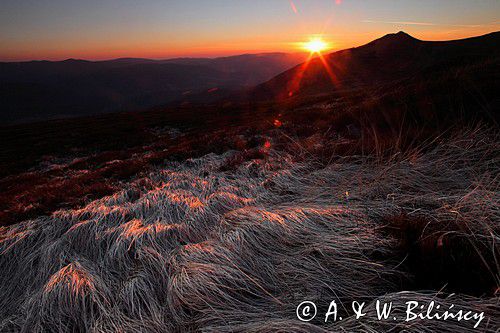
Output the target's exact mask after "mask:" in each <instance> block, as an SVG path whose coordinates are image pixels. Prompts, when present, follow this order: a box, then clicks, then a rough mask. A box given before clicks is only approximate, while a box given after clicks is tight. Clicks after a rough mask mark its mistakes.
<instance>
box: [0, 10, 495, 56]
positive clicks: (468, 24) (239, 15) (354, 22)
mask: <svg viewBox="0 0 500 333" xmlns="http://www.w3.org/2000/svg"><path fill="white" fill-rule="evenodd" d="M6 1H7V3H6V10H4V11H3V14H0V19H1V20H0V21H1V22H2V23H0V28H2V29H0V30H1V32H0V41H1V43H0V61H24V60H34V59H36V60H40V59H44V60H62V59H67V58H78V59H89V60H102V59H113V58H120V57H140V58H154V59H162V58H163V59H164V58H173V57H185V56H186V57H216V56H229V55H236V54H242V53H260V52H303V50H302V49H301V48H300V47H299V46H298V45H299V44H300V43H301V42H305V41H307V40H308V39H309V38H310V37H311V36H313V35H321V36H322V38H323V39H324V40H326V41H327V42H328V43H329V44H330V45H331V48H332V49H331V51H335V50H340V49H345V48H350V47H354V46H359V45H362V44H365V43H367V42H370V41H371V40H373V39H376V38H379V37H381V36H383V35H385V34H387V33H392V32H397V31H400V30H403V31H405V32H407V33H409V34H411V35H412V36H414V37H416V38H419V39H423V40H452V39H460V38H467V37H472V36H478V35H483V34H486V33H490V32H493V31H498V30H500V21H499V20H498V19H497V16H496V15H497V13H498V12H499V11H495V10H496V9H499V10H500V1H496V2H495V1H488V0H485V1H484V2H481V4H480V5H478V4H477V3H475V4H474V2H472V1H465V0H454V1H455V2H453V1H449V0H442V1H441V2H439V4H440V5H439V6H437V7H436V2H435V1H434V2H433V1H431V0H422V1H419V2H418V6H417V5H416V3H417V2H415V1H413V2H412V1H409V0H401V1H400V2H398V4H397V5H395V3H394V2H391V1H388V0H378V1H365V2H362V1H355V0H342V1H340V0H328V1H326V0H325V1H319V0H318V1H305V0H293V1H290V0H277V1H276V2H273V3H272V4H270V3H269V2H266V1H254V5H255V6H250V7H249V4H248V2H243V1H241V0H235V1H233V2H228V1H222V0H216V1H212V2H208V1H197V2H196V1H191V0H184V2H182V1H166V2H165V1H163V2H161V1H145V3H146V5H145V6H141V7H138V5H137V4H132V2H129V1H128V0H127V1H125V0H124V1H121V2H120V3H119V4H117V3H115V6H111V7H108V8H101V7H99V5H98V4H97V3H94V4H92V2H93V1H89V3H90V4H88V3H87V4H85V5H82V4H81V3H80V2H73V1H71V0H70V1H66V2H64V4H63V3H62V2H61V3H60V7H58V11H59V12H60V13H59V14H61V15H63V18H61V16H57V17H55V16H54V15H55V14H54V13H53V12H54V8H51V6H54V2H51V4H49V3H48V2H47V1H43V0H42V1H39V2H37V5H34V6H33V7H29V6H28V7H25V8H19V6H20V5H17V4H16V2H14V1H12V3H10V4H9V2H11V0H6ZM59 1H62V0H57V1H55V2H56V3H57V2H59ZM44 2H45V4H44ZM127 2H129V3H128V4H127ZM209 3H211V5H210V4H209ZM215 4H218V6H215V7H214V5H215ZM432 4H434V6H432ZM127 6H128V7H127ZM162 6H163V7H162ZM254 7H255V8H254ZM469 7H470V8H469ZM160 9H165V10H171V11H174V12H175V14H168V13H167V14H164V13H162V12H160ZM464 9H469V11H464ZM9 11H10V16H9ZM443 13H448V16H446V15H444V14H443ZM118 14H120V15H118ZM3 16H5V17H3Z"/></svg>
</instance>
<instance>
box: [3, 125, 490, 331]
mask: <svg viewBox="0 0 500 333" xmlns="http://www.w3.org/2000/svg"><path fill="white" fill-rule="evenodd" d="M270 141H272V139H270ZM498 142H499V141H498V137H497V136H496V135H495V134H494V133H492V132H487V131H486V132H485V131H472V132H468V133H464V134H463V135H462V136H461V137H458V138H455V139H454V140H451V141H447V142H442V143H439V144H436V145H435V146H434V148H432V149H427V150H426V151H413V152H411V153H408V154H406V155H404V156H403V155H399V156H395V157H394V158H393V159H391V160H389V161H387V160H385V161H384V162H382V161H381V160H377V159H374V158H370V157H363V156H350V157H348V158H335V159H332V161H333V162H332V163H330V164H329V165H327V166H324V165H321V164H318V163H316V162H315V161H305V160H303V161H302V162H297V161H296V159H294V158H292V156H290V155H289V154H286V153H283V152H280V151H277V150H275V149H273V146H271V147H269V148H266V154H265V156H260V155H258V156H252V157H255V159H251V160H249V161H241V160H240V158H239V157H236V161H237V163H230V164H231V167H230V168H225V165H227V163H228V161H232V160H234V159H233V156H234V154H235V153H234V152H231V151H230V152H227V153H225V154H222V155H215V154H210V155H206V156H204V157H202V158H199V159H190V160H186V161H184V162H172V163H169V164H167V165H164V166H162V167H161V168H157V169H155V170H154V171H152V172H150V173H149V174H148V175H146V176H145V177H144V178H141V179H137V180H135V181H132V182H130V183H129V184H126V185H125V186H124V190H122V191H120V192H117V193H115V194H113V195H111V196H108V197H105V198H103V199H100V200H97V201H93V202H91V203H90V204H88V205H87V206H86V207H84V208H82V209H78V210H61V211H58V212H56V213H55V214H53V215H52V216H50V217H40V218H36V219H33V220H29V221H25V222H22V223H19V224H17V225H13V226H10V227H3V228H1V229H0V267H1V273H0V286H1V288H0V318H1V320H0V330H1V331H24V332H44V331H56V332H57V331H59V332H80V331H91V332H117V331H127V332H129V331H141V332H159V331H160V332H189V331H205V332H326V331H349V332H350V331H364V332H376V331H385V330H387V329H388V328H391V329H396V330H404V329H407V330H408V329H411V330H412V331H417V332H429V331H443V332H457V331H461V330H463V331H468V330H469V329H470V328H469V327H468V326H467V325H469V324H466V323H456V322H454V323H451V322H439V323H437V324H436V323H424V322H418V323H414V324H412V326H405V325H403V324H402V323H398V324H394V323H391V325H390V327H388V326H384V324H383V323H379V322H375V321H374V319H373V318H366V321H362V320H361V321H354V320H353V319H352V318H351V319H347V320H345V321H344V322H340V323H336V324H332V323H329V324H327V325H325V324H322V323H321V322H320V321H314V322H311V323H302V322H299V321H298V320H297V319H296V317H295V307H296V306H297V305H298V304H299V303H300V302H302V301H303V300H316V301H318V303H319V305H321V306H325V304H326V305H327V304H328V303H329V302H330V301H331V300H337V301H338V302H340V303H347V302H350V301H352V300H365V301H367V302H372V301H374V300H375V299H377V298H382V297H385V298H386V299H398V298H400V299H402V300H404V299H409V298H416V299H417V300H422V301H425V300H429V299H431V298H432V295H434V294H435V293H434V294H429V293H417V292H414V293H401V291H402V290H405V289H410V290H411V289H413V290H418V289H423V288H425V289H436V290H439V289H441V288H443V287H446V284H448V288H449V290H448V291H450V292H455V293H457V295H456V296H454V298H452V299H446V300H444V302H455V303H457V304H463V305H464V306H471V307H474V308H477V309H484V311H485V312H486V316H488V317H489V319H490V320H489V321H488V322H487V323H485V324H484V326H482V327H481V328H482V329H483V330H484V331H495V330H496V329H497V328H498V327H499V324H500V323H499V322H498V321H499V320H498V318H499V315H498V308H497V307H495V306H496V305H498V303H497V301H498V300H497V299H496V298H494V290H495V289H496V288H497V287H498V285H499V283H498V281H499V275H498V272H499V269H498V262H497V260H496V258H497V257H498V246H497V243H498V240H499V236H498V235H499V230H498V228H499V227H498V223H497V222H498V218H499V205H498V202H499V201H498V174H497V173H498V167H499V162H500V160H499V158H498V156H496V152H498V148H499V147H498ZM457 251H458V252H457ZM423 253H424V254H426V256H424V257H423V258H425V260H428V261H427V262H425V261H424V263H427V264H429V265H431V266H430V267H431V268H432V269H431V270H430V271H428V272H427V271H425V270H423V269H424V268H423V267H424V263H422V262H420V261H419V260H418V258H421V257H422V254H423ZM436 256H437V258H438V259H439V260H435V261H433V260H431V259H432V258H436ZM446 261H449V262H446ZM450 267H451V268H453V267H455V268H456V267H460V270H458V271H467V270H475V271H476V272H479V273H478V274H475V275H474V274H473V275H470V276H468V278H471V279H472V280H469V281H468V283H470V284H479V283H483V285H482V287H481V288H480V290H468V289H467V288H465V284H464V283H462V282H463V281H461V280H460V279H459V278H458V277H457V276H455V275H451V274H450V275H446V274H445V270H446V269H449V268H450ZM422 272H424V273H426V274H427V277H426V278H424V277H423V275H422ZM430 273H432V274H433V275H431V274H430ZM455 273H456V272H455V271H454V274H455ZM466 293H467V294H471V295H473V294H474V295H475V296H471V295H469V296H466V295H465V294H466ZM323 303H325V304H323ZM429 325H435V326H429Z"/></svg>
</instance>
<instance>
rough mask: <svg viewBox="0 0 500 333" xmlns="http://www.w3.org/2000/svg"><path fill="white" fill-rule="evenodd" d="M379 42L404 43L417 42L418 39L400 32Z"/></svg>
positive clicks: (386, 36)
mask: <svg viewBox="0 0 500 333" xmlns="http://www.w3.org/2000/svg"><path fill="white" fill-rule="evenodd" d="M378 40H390V41H395V42H402V41H417V40H418V39H416V38H415V37H413V36H411V35H409V34H407V33H406V32H404V31H399V32H397V33H393V34H387V35H385V36H384V37H382V38H380V39H378Z"/></svg>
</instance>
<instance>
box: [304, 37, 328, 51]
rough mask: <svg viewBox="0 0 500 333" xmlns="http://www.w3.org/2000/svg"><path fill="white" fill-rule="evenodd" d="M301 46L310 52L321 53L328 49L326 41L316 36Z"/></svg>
mask: <svg viewBox="0 0 500 333" xmlns="http://www.w3.org/2000/svg"><path fill="white" fill-rule="evenodd" d="M303 48H304V49H305V50H307V51H309V52H311V53H321V52H323V51H324V50H326V49H328V43H327V42H325V41H324V40H323V39H321V38H320V37H316V38H312V39H310V40H309V41H308V42H306V43H304V44H303Z"/></svg>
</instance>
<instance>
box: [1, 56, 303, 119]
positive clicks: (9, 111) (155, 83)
mask: <svg viewBox="0 0 500 333" xmlns="http://www.w3.org/2000/svg"><path fill="white" fill-rule="evenodd" d="M303 60H304V56H303V55H300V54H285V53H266V54H248V55H241V56H233V57H223V58H215V59H208V58H179V59H168V60H151V59H134V58H122V59H116V60H109V61H85V60H75V59H68V60H65V61H57V62H52V61H30V62H17V63H0V100H1V106H0V121H2V122H3V123H16V122H29V121H37V120H47V119H53V118H68V117H77V116H85V115H93V114H102V113H109V112H116V111H130V110H142V109H145V108H149V107H153V106H158V105H164V104H166V103H169V102H172V101H176V100H182V98H183V97H184V96H189V95H191V94H199V93H201V92H204V91H205V92H206V91H212V90H213V91H215V90H216V89H221V90H231V91H234V90H239V89H242V88H244V87H250V86H255V85H256V84H259V83H262V82H264V81H266V80H268V79H270V78H272V77H273V76H275V75H277V74H279V73H280V72H283V71H285V70H287V69H289V68H291V67H293V66H295V65H296V64H298V63H300V62H302V61H303Z"/></svg>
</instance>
